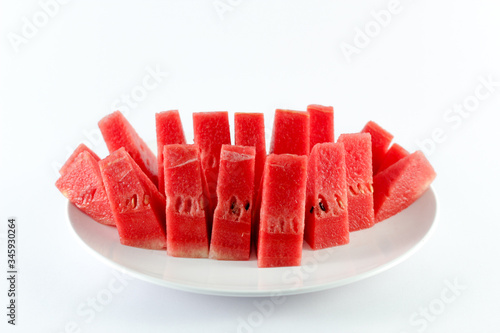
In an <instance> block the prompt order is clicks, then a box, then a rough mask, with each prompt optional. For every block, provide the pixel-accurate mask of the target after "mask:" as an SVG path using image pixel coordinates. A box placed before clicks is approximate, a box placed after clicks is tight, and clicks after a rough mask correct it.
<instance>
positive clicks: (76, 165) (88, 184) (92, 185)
mask: <svg viewBox="0 0 500 333" xmlns="http://www.w3.org/2000/svg"><path fill="white" fill-rule="evenodd" d="M77 149H78V148H77ZM70 159H71V164H69V165H66V164H67V163H66V164H65V165H66V167H65V169H64V173H62V176H61V177H60V178H59V179H58V180H57V182H56V187H57V188H58V189H59V191H61V193H62V194H63V195H64V196H65V197H66V198H68V200H69V201H70V202H71V203H72V204H74V205H75V206H76V207H78V209H80V210H81V211H82V212H84V213H85V214H87V215H88V216H90V217H91V218H93V219H94V220H95V221H97V222H99V223H101V224H105V225H113V226H114V225H115V220H114V218H113V212H112V210H111V206H110V203H109V200H108V196H107V194H106V189H105V188H104V184H103V181H102V177H101V171H100V169H99V164H98V161H97V160H96V158H95V157H94V155H92V154H91V153H90V152H89V151H87V150H85V149H83V150H81V152H80V154H78V156H76V157H73V156H71V157H70Z"/></svg>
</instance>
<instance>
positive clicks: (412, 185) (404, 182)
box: [373, 151, 436, 222]
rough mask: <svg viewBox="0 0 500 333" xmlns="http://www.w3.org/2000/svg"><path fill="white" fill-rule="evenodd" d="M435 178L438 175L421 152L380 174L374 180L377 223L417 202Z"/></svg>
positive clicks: (405, 158)
mask: <svg viewBox="0 0 500 333" xmlns="http://www.w3.org/2000/svg"><path fill="white" fill-rule="evenodd" d="M434 178H436V172H435V171H434V169H433V168H432V166H431V164H430V163H429V161H428V160H427V159H426V158H425V156H424V154H423V153H422V152H421V151H416V152H414V153H413V154H411V155H408V156H406V157H404V158H403V159H401V160H399V161H398V162H396V163H394V164H393V165H391V166H390V167H388V168H387V169H385V170H384V171H382V172H380V173H379V174H377V175H376V176H375V177H374V179H373V189H374V207H375V220H376V222H381V221H383V220H385V219H388V218H389V217H391V216H394V215H396V214H397V213H399V212H401V211H402V210H404V209H406V208H407V207H408V206H410V205H411V204H412V203H414V202H415V201H416V200H417V199H418V198H420V197H421V196H422V194H424V192H425V191H426V190H427V189H428V188H429V186H430V184H431V183H432V181H433V180H434Z"/></svg>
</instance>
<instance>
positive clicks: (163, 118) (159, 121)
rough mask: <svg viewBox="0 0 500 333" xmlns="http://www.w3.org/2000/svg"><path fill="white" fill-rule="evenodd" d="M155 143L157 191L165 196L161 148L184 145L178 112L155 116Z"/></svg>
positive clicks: (184, 139)
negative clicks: (156, 151) (156, 148)
mask: <svg viewBox="0 0 500 333" xmlns="http://www.w3.org/2000/svg"><path fill="white" fill-rule="evenodd" d="M155 120H156V142H157V146H158V155H157V156H158V158H157V160H158V190H160V192H161V194H163V195H165V173H164V172H165V170H164V168H163V146H165V145H172V144H186V138H185V136H184V129H183V128H182V122H181V117H180V116H179V111H177V110H172V111H164V112H160V113H157V114H156V115H155Z"/></svg>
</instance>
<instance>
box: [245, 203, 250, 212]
mask: <svg viewBox="0 0 500 333" xmlns="http://www.w3.org/2000/svg"><path fill="white" fill-rule="evenodd" d="M249 209H250V202H248V201H247V203H246V204H245V210H246V211H248V210H249Z"/></svg>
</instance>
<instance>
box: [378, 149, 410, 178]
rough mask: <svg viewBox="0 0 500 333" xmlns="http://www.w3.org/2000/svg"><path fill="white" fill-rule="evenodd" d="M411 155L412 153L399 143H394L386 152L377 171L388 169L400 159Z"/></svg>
mask: <svg viewBox="0 0 500 333" xmlns="http://www.w3.org/2000/svg"><path fill="white" fill-rule="evenodd" d="M408 155H410V153H409V152H408V151H407V150H406V149H404V148H403V147H401V146H400V145H398V144H397V143H393V144H392V146H391V148H390V149H389V150H388V151H387V153H386V154H385V157H384V159H383V160H382V163H380V167H379V168H378V171H377V173H379V172H381V171H382V170H385V169H387V168H388V167H390V166H391V165H393V164H394V163H396V162H397V161H399V160H400V159H403V158H404V157H406V156H408Z"/></svg>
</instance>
